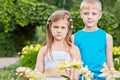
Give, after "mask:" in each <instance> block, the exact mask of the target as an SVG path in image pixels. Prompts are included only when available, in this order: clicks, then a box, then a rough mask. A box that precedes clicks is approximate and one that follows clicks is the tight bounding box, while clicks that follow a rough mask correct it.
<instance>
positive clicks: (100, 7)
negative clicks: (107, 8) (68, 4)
mask: <svg viewBox="0 0 120 80" xmlns="http://www.w3.org/2000/svg"><path fill="white" fill-rule="evenodd" d="M85 2H86V0H83V1H82V2H81V5H80V11H81V10H82V8H83V6H84V4H85ZM86 3H87V2H86ZM96 3H97V6H98V9H99V10H100V11H102V4H101V2H100V1H99V0H98V1H96Z"/></svg>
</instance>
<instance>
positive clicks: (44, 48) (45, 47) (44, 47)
mask: <svg viewBox="0 0 120 80" xmlns="http://www.w3.org/2000/svg"><path fill="white" fill-rule="evenodd" d="M46 52H47V46H43V47H41V49H40V51H39V53H42V54H46Z"/></svg>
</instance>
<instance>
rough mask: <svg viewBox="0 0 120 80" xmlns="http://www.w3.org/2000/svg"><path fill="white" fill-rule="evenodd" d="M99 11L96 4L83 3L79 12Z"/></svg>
mask: <svg viewBox="0 0 120 80" xmlns="http://www.w3.org/2000/svg"><path fill="white" fill-rule="evenodd" d="M83 9H84V10H90V9H92V10H100V6H99V5H98V4H97V3H84V4H83V5H82V7H81V10H83Z"/></svg>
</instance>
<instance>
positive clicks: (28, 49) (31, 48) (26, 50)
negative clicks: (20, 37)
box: [18, 44, 41, 57]
mask: <svg viewBox="0 0 120 80" xmlns="http://www.w3.org/2000/svg"><path fill="white" fill-rule="evenodd" d="M40 48H41V45H40V44H36V45H34V44H33V45H30V46H25V47H23V48H22V51H21V52H18V55H22V57H24V55H26V54H31V53H34V52H38V51H39V49H40Z"/></svg>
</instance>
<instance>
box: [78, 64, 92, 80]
mask: <svg viewBox="0 0 120 80" xmlns="http://www.w3.org/2000/svg"><path fill="white" fill-rule="evenodd" d="M80 74H81V75H82V78H85V80H91V78H93V73H92V72H91V71H90V70H88V67H87V66H85V67H82V68H81V69H80ZM82 80H84V79H82Z"/></svg>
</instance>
